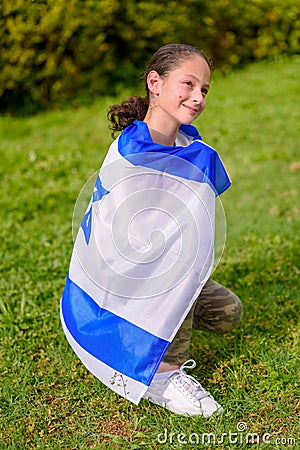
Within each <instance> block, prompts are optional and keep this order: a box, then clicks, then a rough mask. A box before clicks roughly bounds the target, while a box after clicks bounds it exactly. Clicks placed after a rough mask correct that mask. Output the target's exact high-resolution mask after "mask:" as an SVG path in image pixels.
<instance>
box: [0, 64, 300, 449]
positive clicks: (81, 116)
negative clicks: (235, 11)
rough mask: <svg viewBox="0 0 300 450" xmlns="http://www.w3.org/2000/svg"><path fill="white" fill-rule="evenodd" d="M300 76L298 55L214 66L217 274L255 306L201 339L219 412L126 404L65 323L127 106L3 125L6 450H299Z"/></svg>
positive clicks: (0, 291) (208, 126)
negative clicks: (223, 229)
mask: <svg viewBox="0 0 300 450" xmlns="http://www.w3.org/2000/svg"><path fill="white" fill-rule="evenodd" d="M299 78H300V60H299V57H298V58H297V57H295V58H291V59H283V60H279V61H274V62H269V63H266V62H264V63H259V64H253V65H251V66H249V67H247V68H245V69H244V70H242V71H238V72H234V73H231V74H228V75H226V76H222V75H221V74H218V73H215V74H214V76H213V82H212V88H211V92H210V93H209V95H208V98H207V103H208V106H207V109H206V111H205V112H204V113H203V115H202V116H201V117H200V118H199V119H198V120H197V123H196V125H197V126H198V128H199V130H200V133H201V134H202V136H203V138H204V140H205V141H206V142H208V143H209V144H210V145H212V146H213V147H215V148H216V149H217V150H218V151H219V153H220V155H221V157H222V159H223V161H224V163H225V165H226V167H227V170H228V172H229V174H230V176H231V179H232V182H233V184H232V187H231V188H230V189H229V190H228V191H227V192H226V193H225V194H224V195H223V196H222V202H223V206H224V209H225V212H226V219H227V240H226V247H225V251H224V254H223V258H222V260H221V262H220V264H219V265H218V266H217V268H216V270H215V272H214V274H213V277H214V279H216V280H217V281H219V282H221V283H223V284H225V285H226V286H228V287H229V288H230V289H232V290H233V291H235V292H236V293H237V294H238V295H239V296H240V298H241V299H242V301H243V304H244V317H243V321H242V324H241V325H240V327H239V328H238V329H236V330H235V331H234V332H231V333H229V334H228V335H226V336H223V337H222V336H212V335H209V334H205V333H200V332H195V333H194V335H193V343H192V348H191V356H192V357H193V358H194V359H195V360H196V362H197V368H196V369H195V371H194V375H195V376H197V378H198V379H199V380H200V381H201V382H202V383H203V385H204V386H205V387H206V388H207V389H209V390H210V391H211V392H212V393H213V394H214V396H215V397H216V398H217V399H218V401H219V402H220V403H221V404H222V406H223V407H224V410H225V411H224V413H223V414H222V415H221V416H219V417H212V418H210V419H203V418H199V417H198V418H189V417H181V416H176V415H173V414H171V413H169V412H168V411H166V410H163V409H160V408H158V407H156V406H155V405H152V404H150V403H148V402H147V401H145V400H142V401H141V403H140V405H139V406H135V405H133V404H131V403H129V402H127V401H126V400H124V399H122V398H120V397H118V396H117V395H116V394H114V393H112V392H111V391H110V390H108V389H107V388H106V387H105V386H103V385H102V384H101V383H100V382H99V381H98V380H97V379H95V378H94V377H93V376H92V375H91V374H90V373H88V372H87V370H86V369H85V367H84V366H83V365H82V364H81V363H80V362H79V361H78V359H77V358H76V356H75V355H74V353H73V352H72V350H71V348H70V347H69V345H68V343H67V341H66V340H65V337H64V335H63V332H62V329H61V326H60V320H59V301H60V296H61V293H62V290H63V286H64V281H65V276H66V273H67V270H68V264H69V259H70V255H71V252H72V244H73V238H72V215H73V209H74V205H75V202H76V199H77V196H78V194H79V193H80V191H81V189H82V187H83V186H84V184H85V183H86V181H87V180H88V179H89V178H90V177H91V176H92V175H93V174H94V173H95V171H96V170H97V169H98V168H99V167H100V165H101V161H102V160H103V158H104V156H105V153H106V151H107V147H108V145H109V144H110V142H111V137H110V133H109V131H108V128H107V125H108V123H107V120H106V110H107V108H108V106H109V105H110V104H112V103H113V102H115V100H116V99H107V98H105V99H98V100H95V102H94V103H93V104H92V105H90V106H89V107H80V108H77V109H73V110H72V109H68V110H63V111H59V110H58V111H50V112H44V113H41V114H39V115H36V116H33V117H26V118H20V117H19V118H17V117H10V116H3V117H0V154H1V164H0V170H1V199H0V202H1V208H0V214H1V230H0V238H1V240H0V252H1V253H0V264H1V280H0V325H1V327H0V330H1V331H0V332H1V339H0V342H1V404H0V408H1V409H0V414H1V437H0V449H20V450H23V449H51V450H54V449H57V450H60V449H66V450H73V449H117V448H123V449H159V448H166V449H169V448H170V449H173V448H174V449H175V448H184V449H190V448H204V449H212V448H220V449H226V450H228V449H246V448H247V449H248V448H249V444H251V443H253V444H254V448H257V447H258V445H255V442H256V443H257V444H258V443H259V444H260V445H259V448H262V449H263V448H286V447H290V448H295V449H296V448H300V419H299V416H300V396H299V391H300V380H299V372H300V359H299V354H300V346H299V328H300V326H299V307H300V237H299V235H300V233H299V231H300V191H299V184H300V139H299V123H300V117H299V102H300V87H299ZM247 441H248V443H247Z"/></svg>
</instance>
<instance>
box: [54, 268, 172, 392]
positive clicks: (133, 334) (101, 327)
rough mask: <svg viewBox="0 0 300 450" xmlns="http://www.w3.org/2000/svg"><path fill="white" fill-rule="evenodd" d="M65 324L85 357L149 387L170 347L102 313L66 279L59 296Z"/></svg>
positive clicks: (122, 320)
mask: <svg viewBox="0 0 300 450" xmlns="http://www.w3.org/2000/svg"><path fill="white" fill-rule="evenodd" d="M62 314H63V317H64V321H65V324H66V326H67V328H68V330H69V332H70V333H71V335H72V336H73V338H74V339H75V340H76V342H77V343H78V344H79V345H80V346H81V347H83V348H84V349H85V350H86V351H87V352H88V353H90V354H91V355H93V356H94V357H95V358H97V359H99V360H100V361H102V362H103V363H105V364H107V365H108V366H110V367H112V368H113V369H114V370H115V371H116V372H119V373H121V374H124V375H126V376H128V377H130V378H132V379H134V380H137V381H139V382H141V383H143V384H145V385H147V386H149V384H150V382H151V379H152V377H153V375H154V373H155V371H156V368H157V366H158V364H159V362H160V360H161V358H162V356H161V355H163V354H164V353H165V351H166V350H167V348H168V346H169V345H170V343H169V342H168V341H166V340H164V339H160V338H158V337H157V336H154V335H153V334H151V333H149V332H147V331H145V330H143V329H142V328H140V327H138V326H136V325H134V324H132V323H130V322H129V321H127V320H125V319H123V318H121V317H119V316H117V315H115V314H113V313H111V312H110V311H107V310H106V309H103V308H101V307H99V306H98V305H97V303H96V302H95V301H94V300H93V299H92V298H91V297H90V296H89V295H88V294H87V293H86V292H84V291H83V290H82V289H81V288H80V287H79V286H77V285H76V284H75V283H74V282H73V281H72V280H70V278H69V277H67V280H66V285H65V289H64V292H63V296H62Z"/></svg>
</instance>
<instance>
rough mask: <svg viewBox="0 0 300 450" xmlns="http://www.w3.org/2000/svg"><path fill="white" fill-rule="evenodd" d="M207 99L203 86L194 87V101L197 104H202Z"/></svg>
mask: <svg viewBox="0 0 300 450" xmlns="http://www.w3.org/2000/svg"><path fill="white" fill-rule="evenodd" d="M204 100H205V94H204V93H203V92H202V89H201V88H196V89H194V92H193V101H194V102H195V103H197V104H199V105H200V104H201V103H202V102H203V101H204Z"/></svg>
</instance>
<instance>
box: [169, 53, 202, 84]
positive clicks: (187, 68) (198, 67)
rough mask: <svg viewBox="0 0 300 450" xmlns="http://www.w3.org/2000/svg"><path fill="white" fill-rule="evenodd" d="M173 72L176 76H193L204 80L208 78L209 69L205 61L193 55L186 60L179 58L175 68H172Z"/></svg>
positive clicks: (199, 56)
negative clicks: (202, 77)
mask: <svg viewBox="0 0 300 450" xmlns="http://www.w3.org/2000/svg"><path fill="white" fill-rule="evenodd" d="M173 72H176V73H177V74H180V73H182V74H188V73H190V74H191V75H194V76H197V75H198V76H200V75H202V76H204V77H205V78H210V68H209V65H208V63H207V62H206V61H205V59H204V58H203V57H202V56H201V55H198V54H194V55H192V56H190V57H188V58H181V60H180V61H178V64H177V65H176V67H174V69H173Z"/></svg>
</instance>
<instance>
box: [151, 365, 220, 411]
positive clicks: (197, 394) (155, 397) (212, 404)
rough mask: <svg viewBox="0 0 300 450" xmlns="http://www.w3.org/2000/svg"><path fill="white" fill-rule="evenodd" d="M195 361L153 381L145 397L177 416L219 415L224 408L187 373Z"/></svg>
mask: <svg viewBox="0 0 300 450" xmlns="http://www.w3.org/2000/svg"><path fill="white" fill-rule="evenodd" d="M195 366H196V363H195V361H194V360H193V359H189V360H188V361H186V362H185V363H184V364H182V366H181V367H180V368H179V369H178V370H174V371H172V372H170V375H169V376H166V377H165V378H160V377H158V379H155V378H156V377H154V379H153V380H152V383H151V384H150V386H149V388H148V390H147V392H146V393H145V395H144V397H143V398H145V399H147V400H150V401H151V402H153V403H155V404H156V405H160V406H164V407H166V408H167V409H169V410H170V411H172V412H174V413H176V414H184V415H188V416H197V415H199V416H203V417H209V416H211V415H212V414H214V413H215V414H216V415H219V414H221V412H222V411H223V408H222V406H221V405H219V403H217V402H216V401H215V399H214V398H213V397H212V396H211V395H210V393H209V392H207V391H206V390H205V389H203V387H202V386H201V384H200V383H199V381H197V380H196V379H195V378H194V377H192V376H190V375H188V374H187V373H185V371H184V369H193V368H194V367H195Z"/></svg>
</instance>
